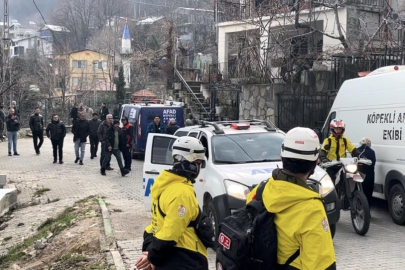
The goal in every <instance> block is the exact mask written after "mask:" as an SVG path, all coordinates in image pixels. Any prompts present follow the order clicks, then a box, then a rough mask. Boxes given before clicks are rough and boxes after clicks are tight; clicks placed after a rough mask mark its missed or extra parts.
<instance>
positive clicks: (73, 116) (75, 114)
mask: <svg viewBox="0 0 405 270" xmlns="http://www.w3.org/2000/svg"><path fill="white" fill-rule="evenodd" d="M77 107H78V105H77V103H75V105H74V106H73V108H72V110H70V120H71V121H72V124H74V123H75V122H76V120H77V119H78V118H79V109H78V108H77Z"/></svg>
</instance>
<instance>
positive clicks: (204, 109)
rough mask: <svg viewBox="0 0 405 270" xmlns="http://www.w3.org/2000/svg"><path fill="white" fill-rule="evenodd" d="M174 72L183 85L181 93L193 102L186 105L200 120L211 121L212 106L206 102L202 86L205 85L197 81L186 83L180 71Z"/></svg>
mask: <svg viewBox="0 0 405 270" xmlns="http://www.w3.org/2000/svg"><path fill="white" fill-rule="evenodd" d="M174 71H175V74H176V77H177V78H178V79H179V80H180V82H181V84H182V90H180V91H182V92H183V94H184V96H185V99H189V101H191V102H185V103H186V104H187V106H188V107H189V108H190V109H191V112H192V114H193V116H194V117H195V118H197V119H199V120H210V119H211V108H210V104H209V103H207V102H206V101H205V98H204V95H203V93H202V92H201V85H202V84H203V83H202V82H197V81H186V80H185V79H184V78H183V76H182V75H181V73H180V71H178V70H177V69H175V70H174ZM183 101H185V100H183ZM214 120H215V119H214Z"/></svg>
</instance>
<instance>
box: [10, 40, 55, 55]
mask: <svg viewBox="0 0 405 270" xmlns="http://www.w3.org/2000/svg"><path fill="white" fill-rule="evenodd" d="M34 54H38V55H39V56H44V57H47V58H51V57H52V54H53V50H52V43H51V42H49V41H48V40H46V39H44V38H41V37H38V36H32V37H25V38H20V39H12V40H11V48H10V57H25V56H30V55H34Z"/></svg>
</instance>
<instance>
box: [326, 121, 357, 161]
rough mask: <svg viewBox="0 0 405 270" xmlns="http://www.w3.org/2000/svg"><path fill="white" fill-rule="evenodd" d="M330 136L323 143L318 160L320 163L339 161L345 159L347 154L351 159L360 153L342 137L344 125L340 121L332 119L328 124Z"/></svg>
mask: <svg viewBox="0 0 405 270" xmlns="http://www.w3.org/2000/svg"><path fill="white" fill-rule="evenodd" d="M329 127H330V130H331V135H330V136H329V137H328V138H326V139H325V140H324V142H323V145H322V148H321V153H320V159H321V161H322V162H327V161H332V160H340V158H345V157H346V153H347V152H349V153H350V154H351V155H352V156H353V157H357V156H358V155H359V154H360V153H359V152H358V151H357V149H356V147H355V146H354V145H353V144H352V143H351V142H350V140H349V139H348V138H347V137H346V136H345V135H344V133H345V130H346V124H345V123H344V122H343V120H341V119H338V118H336V119H333V120H332V121H331V122H330V125H329Z"/></svg>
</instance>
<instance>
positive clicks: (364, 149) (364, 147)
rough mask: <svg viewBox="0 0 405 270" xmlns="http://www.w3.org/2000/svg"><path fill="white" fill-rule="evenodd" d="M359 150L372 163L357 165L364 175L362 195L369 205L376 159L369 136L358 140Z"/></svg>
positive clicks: (371, 196)
mask: <svg viewBox="0 0 405 270" xmlns="http://www.w3.org/2000/svg"><path fill="white" fill-rule="evenodd" d="M357 150H358V151H359V152H360V154H361V157H364V158H367V159H369V160H371V162H372V164H371V165H370V166H367V165H362V166H359V171H360V172H361V173H364V174H365V175H366V178H365V179H364V182H363V183H362V185H363V190H364V195H366V197H367V201H368V205H369V206H371V199H372V198H373V191H374V178H375V172H374V170H375V163H376V161H377V159H376V156H375V152H374V150H373V149H371V140H370V139H369V138H362V139H361V140H360V147H359V148H357Z"/></svg>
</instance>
